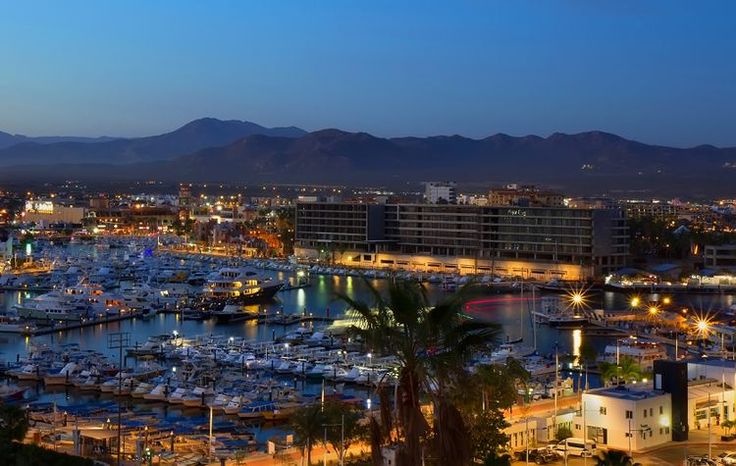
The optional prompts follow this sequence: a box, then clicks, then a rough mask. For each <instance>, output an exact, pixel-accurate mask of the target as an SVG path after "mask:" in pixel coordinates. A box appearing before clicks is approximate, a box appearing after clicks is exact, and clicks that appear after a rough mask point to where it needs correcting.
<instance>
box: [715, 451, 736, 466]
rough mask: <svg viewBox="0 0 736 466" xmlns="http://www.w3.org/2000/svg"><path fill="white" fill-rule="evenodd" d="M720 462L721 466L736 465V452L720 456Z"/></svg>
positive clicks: (725, 452)
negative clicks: (724, 465) (722, 465)
mask: <svg viewBox="0 0 736 466" xmlns="http://www.w3.org/2000/svg"><path fill="white" fill-rule="evenodd" d="M718 462H719V463H720V464H729V465H730V464H734V465H736V451H724V452H723V453H721V454H720V455H718Z"/></svg>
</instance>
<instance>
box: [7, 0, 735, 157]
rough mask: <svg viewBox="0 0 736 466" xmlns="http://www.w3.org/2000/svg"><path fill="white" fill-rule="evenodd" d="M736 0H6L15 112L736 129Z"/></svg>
mask: <svg viewBox="0 0 736 466" xmlns="http://www.w3.org/2000/svg"><path fill="white" fill-rule="evenodd" d="M735 18H736V2H734V1H730V0H723V1H717V0H712V1H702V2H700V1H698V2H693V1H679V0H662V1H657V0H650V1H640V0H610V1H608V0H600V1H594V2H591V1H588V0H557V1H553V0H548V1H533V0H530V1H526V0H508V1H492V0H478V1H461V0H452V1H451V0H447V1H432V0H417V1H408V0H407V1H401V0H370V1H349V0H342V1H329V0H319V1H310V0H297V1H287V0H278V1H272V0H264V1H255V0H253V1H246V0H242V1H225V0H207V1H198V0H178V1H166V0H157V1H149V0H120V1H112V0H111V1H95V0H87V1H82V0H65V1H63V2H60V1H56V0H48V1H37V0H27V1H12V0H0V130H2V131H6V132H11V133H21V134H27V135H33V136H38V135H76V136H99V135H109V136H143V135H150V134H158V133H162V132H166V131H169V130H171V129H173V128H176V127H178V126H181V125H182V124H184V123H186V122H187V121H190V120H192V119H195V118H199V117H204V116H211V117H217V118H222V119H243V120H249V121H253V122H256V123H259V124H263V125H266V126H288V125H296V126H300V127H302V128H304V129H307V130H317V129H322V128H333V127H336V128H341V129H344V130H349V131H366V132H369V133H372V134H375V135H378V136H387V137H390V136H404V135H416V136H426V135H436V134H461V135H465V136H469V137H476V138H479V137H485V136H488V135H491V134H495V133H499V132H501V133H507V134H511V135H516V136H521V135H526V134H538V135H541V136H547V135H549V134H551V133H554V132H556V131H560V132H566V133H574V132H580V131H586V130H593V129H597V130H603V131H609V132H613V133H616V134H620V135H622V136H625V137H629V138H633V139H638V140H641V141H643V142H647V143H657V144H667V145H674V146H691V145H697V144H705V143H708V144H714V145H719V146H726V145H731V146H736V23H735V22H734V21H735Z"/></svg>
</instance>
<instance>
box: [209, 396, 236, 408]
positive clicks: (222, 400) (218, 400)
mask: <svg viewBox="0 0 736 466" xmlns="http://www.w3.org/2000/svg"><path fill="white" fill-rule="evenodd" d="M231 400H232V397H231V396H229V395H226V394H224V393H218V394H217V396H215V399H214V400H212V402H210V403H209V404H208V406H209V407H210V408H212V409H213V410H215V411H225V408H226V407H227V406H228V405H229V404H230V401H231Z"/></svg>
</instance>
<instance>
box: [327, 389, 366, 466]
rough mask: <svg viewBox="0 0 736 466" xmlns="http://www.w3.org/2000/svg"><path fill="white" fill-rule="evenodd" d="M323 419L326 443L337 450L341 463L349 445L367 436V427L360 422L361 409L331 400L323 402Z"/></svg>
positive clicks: (361, 416) (361, 417) (361, 418)
mask: <svg viewBox="0 0 736 466" xmlns="http://www.w3.org/2000/svg"><path fill="white" fill-rule="evenodd" d="M323 420H324V423H325V427H326V429H327V443H328V444H329V445H330V446H332V448H333V449H334V450H335V451H336V452H337V455H338V459H339V461H340V464H342V463H343V461H344V460H345V453H346V452H347V450H348V449H349V448H350V445H352V444H353V443H355V442H356V441H357V440H360V439H363V438H366V436H367V428H366V426H365V424H363V423H362V422H361V421H362V420H363V414H362V411H361V410H360V409H358V408H357V407H355V406H351V405H347V404H345V403H340V402H339V401H331V402H327V403H325V406H324V410H323Z"/></svg>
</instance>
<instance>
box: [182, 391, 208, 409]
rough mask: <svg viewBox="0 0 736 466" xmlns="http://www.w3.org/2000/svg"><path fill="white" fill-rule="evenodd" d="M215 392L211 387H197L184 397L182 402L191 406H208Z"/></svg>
mask: <svg viewBox="0 0 736 466" xmlns="http://www.w3.org/2000/svg"><path fill="white" fill-rule="evenodd" d="M212 395H213V392H212V389H210V388H202V387H195V388H194V389H192V391H191V392H189V394H188V395H186V396H185V397H183V398H182V404H183V405H184V406H187V407H189V408H206V407H207V405H208V402H209V399H210V398H211V397H212Z"/></svg>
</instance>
